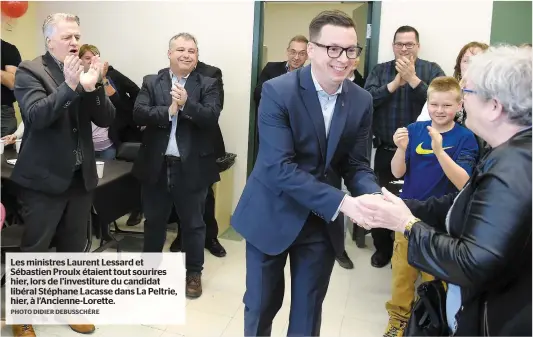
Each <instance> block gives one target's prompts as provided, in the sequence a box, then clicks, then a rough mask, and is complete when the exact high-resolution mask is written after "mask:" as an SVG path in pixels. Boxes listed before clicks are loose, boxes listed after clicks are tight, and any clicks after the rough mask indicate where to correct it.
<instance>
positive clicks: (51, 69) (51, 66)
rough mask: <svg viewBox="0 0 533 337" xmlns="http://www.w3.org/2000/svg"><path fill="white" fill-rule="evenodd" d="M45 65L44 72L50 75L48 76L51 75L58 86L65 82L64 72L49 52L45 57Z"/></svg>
mask: <svg viewBox="0 0 533 337" xmlns="http://www.w3.org/2000/svg"><path fill="white" fill-rule="evenodd" d="M43 65H44V70H45V71H46V72H47V73H48V75H50V77H51V78H52V79H53V80H54V82H55V83H56V85H57V86H59V85H60V84H61V83H63V82H65V76H64V75H63V72H62V71H61V69H60V68H59V65H58V64H57V63H56V61H55V60H54V58H53V57H52V55H51V54H50V53H49V52H47V53H46V54H44V56H43Z"/></svg>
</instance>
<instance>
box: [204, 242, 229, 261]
mask: <svg viewBox="0 0 533 337" xmlns="http://www.w3.org/2000/svg"><path fill="white" fill-rule="evenodd" d="M205 249H207V250H208V251H209V252H210V253H211V254H213V255H214V256H216V257H224V256H226V250H225V249H224V247H222V245H221V244H220V242H218V239H211V240H209V241H208V242H206V243H205Z"/></svg>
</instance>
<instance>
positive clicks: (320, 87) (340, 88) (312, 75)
mask: <svg viewBox="0 0 533 337" xmlns="http://www.w3.org/2000/svg"><path fill="white" fill-rule="evenodd" d="M311 77H312V78H313V83H314V84H315V89H316V91H317V92H321V91H322V92H324V93H325V94H327V95H329V94H328V93H326V92H325V91H324V89H322V86H321V85H320V84H319V83H318V81H317V80H316V77H315V74H313V68H311ZM342 85H343V83H341V85H339V88H338V89H337V91H335V92H334V93H333V94H332V95H330V96H335V95H339V94H340V93H341V92H342Z"/></svg>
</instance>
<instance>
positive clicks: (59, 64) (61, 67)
mask: <svg viewBox="0 0 533 337" xmlns="http://www.w3.org/2000/svg"><path fill="white" fill-rule="evenodd" d="M50 56H52V58H53V59H54V61H55V62H56V63H57V65H58V66H59V69H61V71H63V67H64V63H63V62H60V61H59V60H58V59H56V57H55V56H54V55H52V53H50Z"/></svg>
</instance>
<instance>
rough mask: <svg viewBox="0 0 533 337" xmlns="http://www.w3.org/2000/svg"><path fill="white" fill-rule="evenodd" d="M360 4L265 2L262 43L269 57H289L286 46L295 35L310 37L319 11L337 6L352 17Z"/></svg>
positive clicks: (277, 58) (278, 59) (281, 58)
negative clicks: (310, 26)
mask: <svg viewBox="0 0 533 337" xmlns="http://www.w3.org/2000/svg"><path fill="white" fill-rule="evenodd" d="M359 6H361V4H357V3H348V4H342V3H340V2H329V3H328V2H301V3H298V2H266V3H265V11H264V25H265V26H264V31H263V44H264V45H265V46H266V47H267V48H268V61H283V60H286V59H287V55H286V51H287V46H288V44H289V41H290V39H291V38H292V37H294V36H295V35H303V36H305V37H307V38H309V23H310V22H311V20H312V19H313V18H314V17H315V16H317V14H318V13H320V12H322V11H325V10H333V9H337V10H341V11H344V12H345V13H346V14H348V15H349V16H350V17H351V16H352V13H353V10H354V9H356V8H357V7H359ZM364 24H366V22H365V23H364ZM362 38H363V39H364V37H359V39H362Z"/></svg>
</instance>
